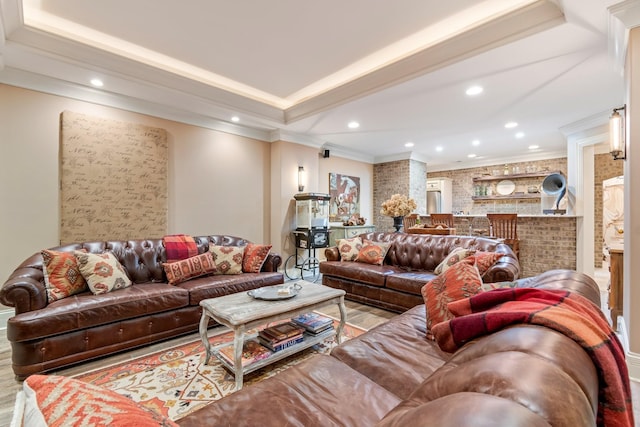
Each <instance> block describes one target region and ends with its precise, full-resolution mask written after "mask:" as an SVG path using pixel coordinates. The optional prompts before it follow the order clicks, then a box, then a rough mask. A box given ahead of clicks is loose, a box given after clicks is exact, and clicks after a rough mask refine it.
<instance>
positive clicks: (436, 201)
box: [427, 178, 453, 214]
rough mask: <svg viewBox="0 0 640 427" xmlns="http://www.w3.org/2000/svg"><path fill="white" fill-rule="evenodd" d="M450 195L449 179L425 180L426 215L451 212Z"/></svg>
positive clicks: (450, 183) (450, 184)
mask: <svg viewBox="0 0 640 427" xmlns="http://www.w3.org/2000/svg"><path fill="white" fill-rule="evenodd" d="M452 194H453V193H452V181H451V179H449V178H437V179H429V180H427V214H431V213H449V212H452V209H453V200H452Z"/></svg>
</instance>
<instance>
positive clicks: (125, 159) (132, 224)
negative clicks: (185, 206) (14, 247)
mask: <svg viewBox="0 0 640 427" xmlns="http://www.w3.org/2000/svg"><path fill="white" fill-rule="evenodd" d="M167 158H168V148H167V132H166V130H164V129H159V128H152V127H149V126H143V125H140V124H135V123H126V122H120V121H116V120H110V119H103V118H99V117H91V116H87V115H84V114H80V113H74V112H71V111H64V112H63V113H62V114H61V116H60V181H61V182H60V204H61V213H60V220H61V227H60V241H61V243H62V244H65V243H71V242H82V241H94V240H128V239H135V238H145V237H158V236H164V235H165V234H167V215H168V196H167V167H168V160H167Z"/></svg>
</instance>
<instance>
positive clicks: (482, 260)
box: [473, 252, 504, 276]
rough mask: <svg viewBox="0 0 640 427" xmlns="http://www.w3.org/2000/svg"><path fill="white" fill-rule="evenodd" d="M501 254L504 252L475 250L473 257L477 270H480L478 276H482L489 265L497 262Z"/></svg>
mask: <svg viewBox="0 0 640 427" xmlns="http://www.w3.org/2000/svg"><path fill="white" fill-rule="evenodd" d="M503 256H504V254H501V253H498V252H476V253H475V254H474V255H473V257H474V259H475V262H476V267H478V271H479V272H480V276H484V275H485V273H486V272H487V270H489V269H490V268H491V266H492V265H493V264H495V263H496V262H498V260H499V259H500V258H502V257H503Z"/></svg>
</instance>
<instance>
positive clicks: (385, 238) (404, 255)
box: [320, 232, 520, 312]
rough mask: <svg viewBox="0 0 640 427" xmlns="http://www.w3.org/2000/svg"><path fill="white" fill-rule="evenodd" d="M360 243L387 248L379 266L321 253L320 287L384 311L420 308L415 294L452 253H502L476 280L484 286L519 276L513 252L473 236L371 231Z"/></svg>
mask: <svg viewBox="0 0 640 427" xmlns="http://www.w3.org/2000/svg"><path fill="white" fill-rule="evenodd" d="M360 238H362V239H363V240H364V239H367V240H371V241H374V242H384V243H389V244H390V245H391V246H390V247H389V250H388V252H387V255H386V257H385V259H384V262H383V264H382V265H371V264H365V263H361V262H351V261H341V260H340V252H339V251H338V248H337V247H335V246H334V247H330V248H327V249H326V250H325V257H326V261H324V262H321V263H320V272H321V273H322V284H323V285H325V286H331V287H333V288H338V289H343V290H344V291H345V292H346V293H347V295H346V297H347V298H348V299H351V300H354V301H358V302H361V303H363V304H368V305H372V306H376V307H380V308H384V309H386V310H391V311H395V312H403V311H405V310H408V309H410V308H412V307H415V306H416V305H419V304H422V302H423V299H422V295H421V294H420V289H422V287H423V286H424V284H425V283H427V282H428V281H430V280H431V279H433V278H434V277H435V276H436V275H435V273H434V272H433V271H434V270H435V268H436V267H437V266H438V264H440V263H441V262H442V261H443V260H444V259H445V258H446V257H447V255H449V254H450V253H451V252H453V250H454V249H457V248H466V249H475V250H477V251H485V252H499V253H503V254H504V257H502V258H500V259H499V260H498V262H497V263H495V264H494V265H493V266H492V267H491V268H490V269H489V270H488V271H487V272H486V274H485V275H484V276H483V277H482V280H483V282H485V283H494V282H511V281H514V280H516V279H518V278H519V277H520V263H519V262H518V259H517V257H516V255H515V254H514V252H513V250H512V249H511V248H510V247H509V246H508V245H506V244H505V243H502V242H501V241H499V240H494V239H487V238H483V237H473V236H449V235H428V234H407V233H382V232H373V233H365V234H361V235H360Z"/></svg>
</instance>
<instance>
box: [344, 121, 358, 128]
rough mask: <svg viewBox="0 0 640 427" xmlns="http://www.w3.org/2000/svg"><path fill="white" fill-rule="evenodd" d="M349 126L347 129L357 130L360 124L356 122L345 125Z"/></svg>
mask: <svg viewBox="0 0 640 427" xmlns="http://www.w3.org/2000/svg"><path fill="white" fill-rule="evenodd" d="M347 126H349V129H358V128H359V127H360V123H358V122H355V121H354V122H349V124H348V125H347Z"/></svg>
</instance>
